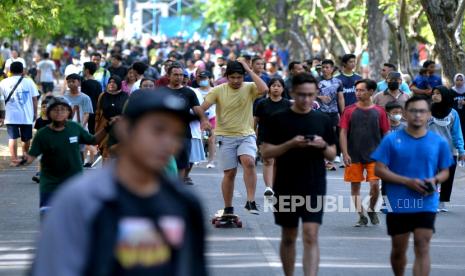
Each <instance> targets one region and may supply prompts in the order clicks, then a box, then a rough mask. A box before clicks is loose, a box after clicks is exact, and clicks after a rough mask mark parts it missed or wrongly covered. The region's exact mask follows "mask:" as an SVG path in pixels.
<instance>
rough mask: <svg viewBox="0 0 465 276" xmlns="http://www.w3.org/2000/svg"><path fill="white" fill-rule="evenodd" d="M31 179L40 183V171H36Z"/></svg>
mask: <svg viewBox="0 0 465 276" xmlns="http://www.w3.org/2000/svg"><path fill="white" fill-rule="evenodd" d="M32 181H34V182H36V183H40V173H39V172H37V173H36V174H35V175H34V176H33V177H32Z"/></svg>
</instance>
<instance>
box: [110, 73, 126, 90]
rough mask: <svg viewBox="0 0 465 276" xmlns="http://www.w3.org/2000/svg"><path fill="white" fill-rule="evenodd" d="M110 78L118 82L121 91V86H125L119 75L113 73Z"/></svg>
mask: <svg viewBox="0 0 465 276" xmlns="http://www.w3.org/2000/svg"><path fill="white" fill-rule="evenodd" d="M110 80H114V81H115V83H116V87H117V89H118V90H117V91H120V90H121V87H122V86H123V82H122V81H121V78H120V77H119V76H117V75H113V76H111V77H110V78H109V79H108V82H110Z"/></svg>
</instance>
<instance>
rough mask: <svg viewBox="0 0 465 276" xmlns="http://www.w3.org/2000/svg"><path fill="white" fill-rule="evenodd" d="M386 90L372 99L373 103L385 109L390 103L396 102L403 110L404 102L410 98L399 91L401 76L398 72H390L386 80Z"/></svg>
mask: <svg viewBox="0 0 465 276" xmlns="http://www.w3.org/2000/svg"><path fill="white" fill-rule="evenodd" d="M386 81H387V86H388V88H387V89H386V90H384V91H383V92H380V93H378V94H376V95H375V96H374V97H373V103H374V104H377V105H379V106H381V107H383V108H384V107H386V104H388V103H390V102H397V103H398V104H400V105H401V106H402V108H404V106H405V102H407V100H408V99H409V98H410V96H409V95H408V94H406V93H404V92H403V91H402V90H400V85H401V84H402V75H401V74H400V73H399V72H394V71H393V72H390V73H389V74H388V76H387V78H386Z"/></svg>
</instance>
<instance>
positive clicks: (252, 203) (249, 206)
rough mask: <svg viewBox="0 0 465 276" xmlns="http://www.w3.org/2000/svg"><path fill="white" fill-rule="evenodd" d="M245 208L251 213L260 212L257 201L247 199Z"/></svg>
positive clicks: (256, 213)
mask: <svg viewBox="0 0 465 276" xmlns="http://www.w3.org/2000/svg"><path fill="white" fill-rule="evenodd" d="M244 208H245V210H247V211H248V212H249V213H251V214H254V215H258V214H259V213H258V209H257V204H256V203H255V201H247V203H245V207H244Z"/></svg>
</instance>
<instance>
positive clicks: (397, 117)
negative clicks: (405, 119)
mask: <svg viewBox="0 0 465 276" xmlns="http://www.w3.org/2000/svg"><path fill="white" fill-rule="evenodd" d="M389 118H390V119H391V120H393V121H396V122H400V120H401V119H402V115H400V114H396V115H389Z"/></svg>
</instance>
